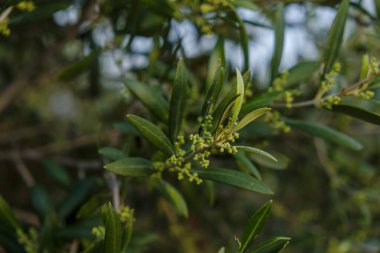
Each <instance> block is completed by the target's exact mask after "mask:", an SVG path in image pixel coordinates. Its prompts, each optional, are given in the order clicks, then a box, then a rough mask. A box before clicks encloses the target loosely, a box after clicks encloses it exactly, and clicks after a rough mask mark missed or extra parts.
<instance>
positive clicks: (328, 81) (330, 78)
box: [321, 63, 341, 94]
mask: <svg viewBox="0 0 380 253" xmlns="http://www.w3.org/2000/svg"><path fill="white" fill-rule="evenodd" d="M340 68H341V66H340V63H335V64H334V66H333V69H332V70H331V71H330V72H329V73H327V74H326V75H325V80H324V81H322V82H321V90H322V92H323V94H324V93H326V92H329V91H331V90H332V89H333V88H334V86H335V85H336V81H335V78H336V76H337V75H338V74H339V72H340Z"/></svg>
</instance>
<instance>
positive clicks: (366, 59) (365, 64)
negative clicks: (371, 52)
mask: <svg viewBox="0 0 380 253" xmlns="http://www.w3.org/2000/svg"><path fill="white" fill-rule="evenodd" d="M368 64H369V57H368V54H365V55H363V57H362V69H361V71H360V77H359V80H363V79H364V78H366V77H367V75H368V70H369V68H368Z"/></svg>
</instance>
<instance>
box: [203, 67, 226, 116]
mask: <svg viewBox="0 0 380 253" xmlns="http://www.w3.org/2000/svg"><path fill="white" fill-rule="evenodd" d="M223 81H224V68H223V67H221V66H219V67H218V68H217V70H216V72H215V76H214V81H213V83H212V84H211V86H210V88H209V89H208V91H207V95H206V98H205V102H204V104H203V106H202V112H201V116H202V118H204V117H205V116H207V115H208V114H209V112H210V109H211V106H212V105H215V103H216V100H217V99H218V96H219V93H220V89H221V88H222V84H223Z"/></svg>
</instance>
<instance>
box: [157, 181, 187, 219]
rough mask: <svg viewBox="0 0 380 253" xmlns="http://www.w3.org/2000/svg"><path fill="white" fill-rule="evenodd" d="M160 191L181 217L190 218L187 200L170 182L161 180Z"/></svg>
mask: <svg viewBox="0 0 380 253" xmlns="http://www.w3.org/2000/svg"><path fill="white" fill-rule="evenodd" d="M158 189H159V190H160V192H161V194H162V196H164V198H165V199H166V200H167V201H168V202H169V203H170V204H172V205H173V206H174V207H175V209H176V210H177V212H178V213H179V214H180V215H183V216H184V217H187V216H188V210H187V205H186V202H185V199H184V198H183V197H182V194H181V193H180V192H179V191H177V189H176V188H174V186H172V185H171V184H169V183H168V182H165V181H163V180H160V181H159V183H158Z"/></svg>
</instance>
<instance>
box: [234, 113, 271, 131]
mask: <svg viewBox="0 0 380 253" xmlns="http://www.w3.org/2000/svg"><path fill="white" fill-rule="evenodd" d="M270 110H271V109H270V108H260V109H256V110H254V111H253V112H250V113H248V114H247V115H246V116H245V117H244V118H243V119H242V120H240V121H239V122H238V123H237V125H236V126H235V127H234V129H233V131H234V132H237V131H239V130H240V129H242V128H244V127H245V126H246V125H248V124H249V123H251V122H252V121H254V120H255V119H257V118H258V117H260V116H262V115H264V114H265V113H267V112H268V111H270Z"/></svg>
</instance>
